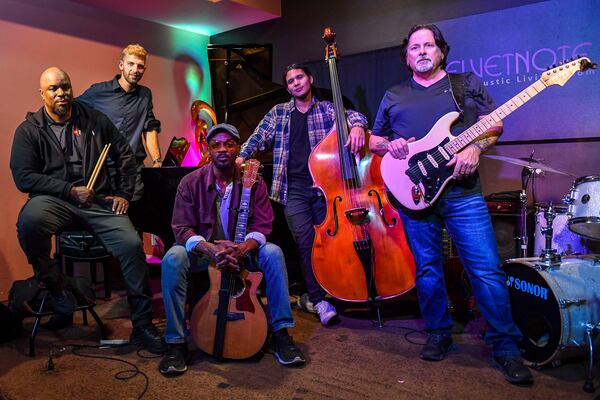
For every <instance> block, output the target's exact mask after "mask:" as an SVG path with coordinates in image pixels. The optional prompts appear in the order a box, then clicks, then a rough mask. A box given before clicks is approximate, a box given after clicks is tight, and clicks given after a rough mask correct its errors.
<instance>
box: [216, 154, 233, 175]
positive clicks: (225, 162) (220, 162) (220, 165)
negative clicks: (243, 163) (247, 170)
mask: <svg viewBox="0 0 600 400" xmlns="http://www.w3.org/2000/svg"><path fill="white" fill-rule="evenodd" d="M211 159H212V163H213V165H214V166H215V168H216V169H218V170H219V171H223V172H228V171H231V170H232V169H233V168H234V165H235V158H233V159H232V158H227V159H219V158H218V157H211Z"/></svg>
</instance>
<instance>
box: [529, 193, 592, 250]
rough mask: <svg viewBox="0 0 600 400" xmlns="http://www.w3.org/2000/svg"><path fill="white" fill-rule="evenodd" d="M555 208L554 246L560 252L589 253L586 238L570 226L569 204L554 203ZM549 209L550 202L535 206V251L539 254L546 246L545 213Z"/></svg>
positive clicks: (553, 207) (553, 222)
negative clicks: (543, 231) (570, 228)
mask: <svg viewBox="0 0 600 400" xmlns="http://www.w3.org/2000/svg"><path fill="white" fill-rule="evenodd" d="M552 209H553V210H554V214H555V215H554V221H552V230H553V234H552V248H553V249H555V250H556V252H557V253H558V254H567V255H570V254H587V253H588V250H587V247H586V242H587V241H586V239H584V238H583V237H581V236H579V235H577V234H575V233H573V232H571V231H570V230H569V227H568V222H569V216H568V214H567V206H564V205H552ZM547 210H548V204H546V203H542V204H536V206H535V234H534V245H533V246H534V247H533V250H534V253H533V255H535V256H539V255H541V254H542V252H543V251H544V249H545V248H546V237H545V236H544V234H543V233H542V228H545V227H546V226H547V225H548V223H547V222H546V218H545V217H544V213H545V212H546V211H547Z"/></svg>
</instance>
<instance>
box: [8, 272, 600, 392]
mask: <svg viewBox="0 0 600 400" xmlns="http://www.w3.org/2000/svg"><path fill="white" fill-rule="evenodd" d="M155 284H156V283H155ZM123 295H124V293H123V292H122V291H116V292H114V293H113V297H112V299H111V300H110V301H98V304H99V305H98V307H97V310H98V311H99V314H100V315H101V317H102V319H103V320H104V321H105V322H106V324H107V326H108V327H109V329H110V332H111V334H110V336H111V338H128V335H129V331H130V323H129V320H128V318H127V315H128V307H127V302H126V300H125V298H124V297H122V296H123ZM161 304H162V299H161V298H160V295H158V296H156V297H155V308H156V311H157V314H156V315H159V316H161V315H163V316H164V312H163V311H162V305H161ZM337 305H338V307H339V309H340V310H342V311H343V312H342V318H341V323H339V324H338V325H335V326H333V327H330V328H324V327H322V326H321V325H320V324H319V323H318V321H317V319H316V317H315V316H314V315H312V314H308V313H305V312H302V311H294V314H295V317H296V328H294V329H293V330H292V331H291V333H292V335H293V336H294V339H295V342H296V343H297V344H298V345H299V347H300V348H301V349H302V351H304V353H305V355H306V357H307V360H308V362H307V365H306V366H304V367H302V368H296V369H290V368H284V367H282V366H280V365H279V364H277V362H276V361H275V359H274V358H273V356H271V355H270V354H264V355H263V356H262V357H257V358H256V359H254V360H250V361H245V362H226V363H217V362H215V361H214V360H212V359H210V358H209V357H207V356H205V355H203V354H200V353H198V352H197V353H195V355H194V356H193V358H192V360H191V364H190V367H189V370H188V372H187V373H186V374H185V375H183V376H180V377H176V378H164V377H163V376H161V375H160V373H159V372H158V369H157V366H158V361H159V359H158V358H150V357H151V355H150V354H147V353H145V352H136V350H135V349H134V348H132V347H123V348H119V349H95V348H79V349H78V350H76V352H77V353H78V354H81V355H85V356H90V355H95V356H96V357H104V358H102V359H101V358H89V357H83V356H80V355H76V354H74V352H73V349H72V347H69V346H67V345H68V344H73V343H75V344H80V345H96V344H97V343H98V338H99V336H98V332H97V330H96V329H95V326H94V324H93V322H92V323H91V326H87V327H86V326H83V325H81V324H80V322H81V317H80V316H78V317H77V318H76V322H79V323H78V324H76V325H74V326H73V327H70V328H67V329H64V330H62V331H59V332H57V333H53V332H48V331H44V330H40V333H39V337H38V340H37V353H38V355H37V357H35V358H29V357H28V356H27V355H26V354H27V337H26V333H24V334H23V336H22V337H21V338H20V339H17V340H15V341H12V342H9V343H7V344H3V345H0V399H10V400H34V399H57V400H65V399H102V400H106V399H136V398H138V397H139V396H140V395H142V394H144V397H143V398H144V399H177V400H181V399H242V398H244V399H270V398H273V399H293V400H300V399H511V400H514V399H532V400H533V399H540V400H542V399H543V400H549V399H569V400H571V399H593V398H594V397H595V394H587V393H585V392H583V390H582V385H583V378H584V364H583V362H582V361H575V362H570V363H564V364H563V365H561V366H558V367H554V368H549V369H543V370H536V371H533V373H534V376H535V384H533V385H532V386H525V387H520V386H514V385H511V384H509V383H507V382H505V381H504V379H503V378H502V375H501V374H500V373H499V372H498V371H497V370H495V369H494V368H493V366H492V362H491V353H490V349H489V348H488V347H486V346H485V345H484V343H483V340H482V339H481V338H480V328H481V326H480V324H478V322H477V321H472V322H471V323H470V324H469V325H467V328H466V329H465V330H466V332H465V333H462V334H456V335H455V336H454V338H455V342H456V343H457V344H458V348H457V350H456V351H454V352H453V353H451V354H450V355H449V357H448V358H447V359H446V360H444V361H442V362H439V363H431V362H425V361H422V360H420V359H419V357H418V354H419V351H420V348H421V346H420V344H422V343H423V342H424V339H425V337H424V336H423V335H422V334H421V333H420V332H419V330H420V329H422V327H423V326H422V321H420V320H418V319H416V318H415V313H416V311H415V309H416V304H415V301H414V298H413V297H412V296H411V295H406V296H404V297H403V298H401V299H400V300H399V301H396V302H393V303H388V304H386V305H385V308H384V316H385V317H386V324H385V326H384V327H383V328H378V327H377V326H375V325H374V324H373V322H372V321H371V320H370V313H369V312H368V310H364V309H358V308H350V307H349V306H350V305H347V304H339V303H338V304H337ZM344 307H346V308H345V309H344ZM158 323H159V326H161V323H162V324H164V321H161V320H159V321H158ZM30 327H31V321H29V320H27V321H26V324H25V328H26V329H29V328H30ZM61 346H62V347H65V348H64V349H61V348H60V347H61ZM51 352H54V353H55V354H54V356H53V358H52V359H53V363H54V371H51V372H49V371H48V370H47V363H48V358H49V357H48V356H49V354H50V353H51ZM119 360H121V361H119ZM125 362H128V363H132V364H133V365H135V366H136V367H137V368H138V369H139V371H141V373H143V375H142V374H137V375H136V374H134V373H132V372H131V371H132V370H133V369H134V368H133V367H132V366H131V365H127V364H126V363H125ZM597 372H598V371H596V373H597ZM596 376H597V374H596ZM145 377H147V380H146V379H145ZM127 378H129V379H127ZM595 383H596V384H597V385H598V381H597V380H596V382H595ZM146 384H147V389H146V388H145V386H146ZM144 391H145V393H144ZM598 392H600V391H598Z"/></svg>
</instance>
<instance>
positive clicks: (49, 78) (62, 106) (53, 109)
mask: <svg viewBox="0 0 600 400" xmlns="http://www.w3.org/2000/svg"><path fill="white" fill-rule="evenodd" d="M40 95H41V96H42V101H43V102H44V108H45V109H46V112H47V113H48V115H50V117H51V118H52V119H53V120H54V121H56V122H65V121H67V120H69V119H70V118H71V109H72V107H73V89H72V88H71V78H69V75H68V74H67V73H66V72H65V71H63V70H62V69H60V68H57V67H50V68H48V69H46V70H45V71H44V72H42V75H41V76H40Z"/></svg>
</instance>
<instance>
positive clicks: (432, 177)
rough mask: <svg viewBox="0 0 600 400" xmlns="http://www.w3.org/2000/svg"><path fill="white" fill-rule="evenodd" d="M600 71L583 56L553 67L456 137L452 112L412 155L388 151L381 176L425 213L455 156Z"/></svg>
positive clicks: (401, 197) (404, 201) (400, 196)
mask: <svg viewBox="0 0 600 400" xmlns="http://www.w3.org/2000/svg"><path fill="white" fill-rule="evenodd" d="M588 68H596V64H593V63H592V62H591V61H590V59H589V58H587V57H581V58H578V59H576V60H572V61H569V62H566V63H564V64H562V65H559V66H557V67H555V68H552V69H550V70H548V71H546V72H544V73H543V74H542V77H541V78H540V79H539V80H537V81H536V82H534V83H533V84H532V85H530V86H529V87H527V88H526V89H525V90H523V91H521V92H520V93H519V94H517V95H516V96H515V97H513V98H512V99H510V100H508V101H507V102H506V103H504V104H502V105H501V106H500V107H498V108H497V109H496V110H494V111H493V112H491V113H490V114H488V115H487V116H485V117H484V118H483V119H481V120H479V121H478V122H477V123H476V124H475V125H473V126H471V127H470V128H468V129H467V130H466V131H464V132H463V133H461V134H460V135H458V136H456V137H454V136H452V134H451V133H450V126H451V125H452V124H453V123H454V122H455V121H456V120H457V119H458V116H459V113H458V112H456V111H453V112H449V113H448V114H446V115H444V116H443V117H441V118H440V119H439V120H437V122H436V123H435V124H434V126H433V128H431V130H430V131H429V133H427V135H426V136H425V137H424V138H422V139H420V140H417V141H415V142H412V143H408V152H409V153H408V156H407V158H405V159H402V160H399V159H396V158H394V157H392V155H391V154H390V153H389V152H388V153H387V154H385V156H384V157H383V160H382V161H381V175H382V177H383V181H384V182H385V184H386V186H387V188H388V190H389V191H390V192H391V193H392V194H393V195H394V197H395V198H396V199H397V200H398V201H399V202H400V203H401V204H402V205H403V206H404V207H406V208H408V209H411V210H423V209H425V208H427V207H429V206H431V205H432V204H433V203H434V202H435V201H436V200H437V198H438V197H439V196H440V194H441V193H442V190H443V189H444V188H445V187H446V185H447V184H448V182H449V181H450V179H452V173H453V169H454V168H452V167H447V164H448V162H450V160H451V159H452V157H453V156H454V155H455V154H456V153H458V152H459V151H461V150H462V149H464V148H465V147H467V146H468V145H469V144H471V143H473V142H474V141H476V140H477V139H479V138H480V137H481V136H482V135H484V134H485V132H486V131H487V130H488V129H490V128H491V127H492V126H494V125H495V124H496V123H498V122H499V121H501V120H502V119H504V118H505V117H506V116H507V115H509V114H510V113H512V112H513V111H515V110H516V109H517V108H519V107H521V106H522V105H523V104H525V103H526V102H528V101H529V100H531V99H532V98H533V97H535V96H536V95H537V94H538V93H540V92H541V91H542V90H544V89H545V88H546V87H548V86H550V85H560V86H563V85H564V84H565V83H566V82H567V81H568V80H569V79H570V78H571V77H572V76H573V75H574V74H575V73H576V72H579V71H584V70H586V69H588Z"/></svg>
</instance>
